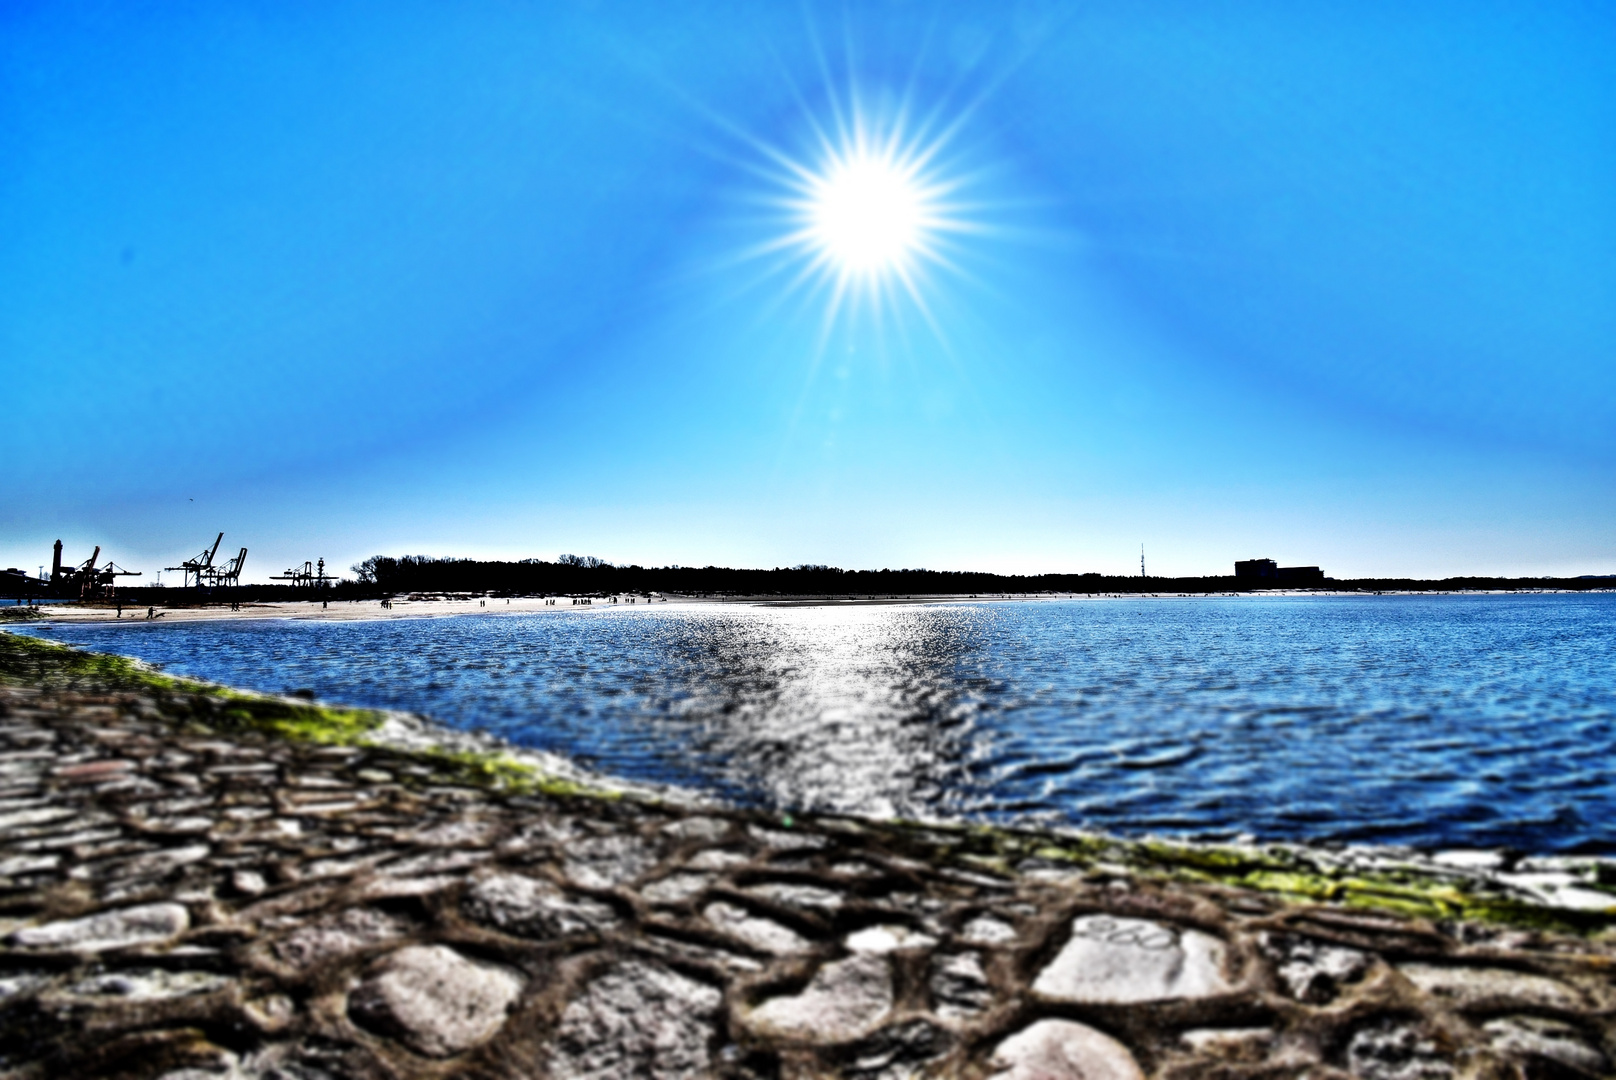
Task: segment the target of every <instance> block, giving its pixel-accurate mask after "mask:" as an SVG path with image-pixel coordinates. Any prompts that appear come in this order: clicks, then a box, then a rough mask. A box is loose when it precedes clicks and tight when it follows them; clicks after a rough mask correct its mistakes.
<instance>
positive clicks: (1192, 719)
mask: <svg viewBox="0 0 1616 1080" xmlns="http://www.w3.org/2000/svg"><path fill="white" fill-rule="evenodd" d="M31 632H34V633H38V634H41V635H43V636H47V637H52V638H56V639H59V640H63V641H68V642H73V643H77V644H81V645H84V646H87V647H90V648H93V649H97V650H103V651H109V652H117V653H123V654H126V655H131V656H137V657H140V658H142V659H144V660H148V661H152V662H155V663H159V664H162V665H163V666H164V667H165V668H167V669H168V670H169V671H172V672H175V673H180V674H186V675H194V676H199V677H202V678H206V679H211V680H215V681H218V682H222V683H228V684H231V685H235V686H242V687H249V688H254V689H259V690H265V691H285V690H289V689H293V688H308V689H311V690H313V691H314V692H315V693H316V694H317V695H318V696H319V697H320V698H322V699H327V700H331V701H337V702H346V703H352V704H361V705H370V706H379V707H386V708H392V709H403V710H408V711H412V712H420V713H424V714H426V715H428V716H430V717H432V718H434V719H436V720H438V721H440V722H442V723H445V724H449V725H453V726H457V727H462V728H476V729H482V730H486V731H488V732H491V733H493V734H496V735H499V736H501V737H503V738H506V739H508V740H511V741H512V742H515V743H519V744H522V745H524V746H527V747H532V748H535V749H541V750H545V751H550V752H553V753H559V754H563V755H566V756H568V757H570V758H572V759H574V760H575V761H577V762H579V763H580V764H583V765H585V766H587V767H590V768H592V769H595V770H598V771H600V772H603V773H606V774H611V775H616V776H620V777H624V778H627V779H631V780H635V781H640V782H651V783H657V784H672V785H679V786H683V787H686V788H692V789H697V790H700V791H702V792H705V793H707V794H709V795H714V796H717V797H719V798H722V799H725V800H728V801H730V802H732V803H736V804H742V805H750V806H768V807H775V808H780V809H795V810H805V809H811V810H821V811H838V812H852V813H858V814H871V815H881V816H889V815H903V816H907V817H915V818H951V819H959V818H968V819H978V820H993V821H1001V822H1012V821H1014V822H1039V823H1046V824H1049V823H1054V824H1063V825H1071V826H1077V827H1083V828H1093V829H1100V830H1105V831H1109V832H1113V833H1118V834H1124V835H1139V834H1144V833H1155V834H1169V835H1181V836H1187V837H1195V838H1203V839H1220V838H1230V837H1234V836H1240V835H1249V836H1254V837H1257V838H1259V839H1264V840H1298V841H1311V842H1331V841H1339V842H1349V843H1364V842H1377V843H1400V844H1409V845H1415V846H1423V847H1433V848H1454V847H1512V848H1516V849H1520V850H1524V851H1529V852H1550V851H1561V852H1572V851H1575V852H1584V853H1605V854H1609V853H1613V852H1616V776H1613V771H1612V763H1613V760H1616V758H1613V751H1616V659H1613V658H1616V595H1598V594H1583V595H1552V594H1518V595H1486V596H1466V595H1439V596H1340V597H1330V596H1317V597H1315V596H1275V597H1251V596H1242V597H1191V598H1182V599H1174V598H1144V599H1079V600H1070V601H1028V602H987V601H979V602H944V603H928V604H871V605H831V606H823V605H821V606H793V605H749V604H666V605H663V604H657V605H651V606H643V605H635V606H627V605H623V606H619V607H611V606H603V605H600V604H597V605H596V606H594V607H592V608H588V609H582V608H581V609H577V610H569V609H566V608H563V609H560V610H557V611H547V612H543V613H538V614H526V615H498V614H495V615H490V616H481V615H468V616H461V617H446V618H430V619H428V618H413V619H412V618H405V619H393V620H387V621H349V622H337V621H331V622H316V621H295V620H286V619H265V620H261V621H258V620H254V621H217V622H188V623H187V622H175V623H172V624H165V623H163V622H160V621H159V622H155V623H148V622H144V621H130V622H125V623H122V624H116V623H113V624H77V625H73V624H59V625H47V626H35V627H33V628H31Z"/></svg>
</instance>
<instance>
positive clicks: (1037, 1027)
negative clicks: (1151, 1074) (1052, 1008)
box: [990, 1020, 1145, 1080]
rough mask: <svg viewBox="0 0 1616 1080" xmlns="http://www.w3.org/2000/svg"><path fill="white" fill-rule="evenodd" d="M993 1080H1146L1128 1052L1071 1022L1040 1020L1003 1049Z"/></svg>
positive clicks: (998, 1052) (996, 1052) (993, 1061)
mask: <svg viewBox="0 0 1616 1080" xmlns="http://www.w3.org/2000/svg"><path fill="white" fill-rule="evenodd" d="M990 1064H991V1065H992V1067H993V1070H994V1071H993V1073H992V1074H991V1075H992V1076H993V1080H1145V1074H1144V1073H1143V1072H1142V1071H1140V1069H1139V1063H1138V1062H1137V1061H1135V1060H1134V1057H1133V1055H1132V1054H1130V1053H1129V1052H1128V1048H1127V1047H1126V1046H1123V1045H1122V1044H1121V1043H1119V1042H1117V1040H1115V1039H1113V1038H1111V1036H1109V1035H1106V1034H1104V1033H1103V1032H1100V1031H1096V1030H1095V1029H1094V1028H1091V1027H1088V1026H1086V1025H1084V1024H1079V1023H1076V1022H1074V1021H1071V1020H1040V1021H1038V1022H1037V1023H1035V1024H1032V1025H1030V1026H1028V1027H1026V1028H1024V1029H1022V1030H1021V1031H1018V1032H1017V1033H1016V1034H1014V1035H1012V1036H1010V1037H1009V1038H1008V1039H1006V1040H1004V1042H1002V1043H1000V1044H999V1046H998V1048H997V1049H995V1050H994V1051H993V1057H992V1058H991V1059H990Z"/></svg>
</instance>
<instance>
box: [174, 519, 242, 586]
mask: <svg viewBox="0 0 1616 1080" xmlns="http://www.w3.org/2000/svg"><path fill="white" fill-rule="evenodd" d="M223 542H224V533H220V534H219V535H218V537H217V538H216V539H215V540H214V541H213V546H212V547H211V548H203V549H202V553H201V554H200V555H197V556H195V557H193V558H190V559H186V560H184V561H182V562H181V563H180V564H179V565H178V566H165V567H163V569H164V570H178V571H180V573H181V574H182V575H183V577H182V579H181V580H182V587H184V588H187V589H189V588H197V589H201V588H204V587H206V588H209V589H212V588H216V587H217V586H220V585H225V586H230V585H239V584H241V568H242V567H243V566H245V565H246V563H247V549H246V548H242V549H241V552H240V554H238V555H237V556H236V557H235V558H233V559H226V560H225V561H224V563H223V565H220V564H217V563H215V562H214V561H213V560H214V557H215V556H217V555H218V554H219V545H220V544H221V543H223Z"/></svg>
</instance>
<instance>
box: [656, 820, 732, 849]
mask: <svg viewBox="0 0 1616 1080" xmlns="http://www.w3.org/2000/svg"><path fill="white" fill-rule="evenodd" d="M662 831H663V832H665V833H667V834H668V835H669V836H671V837H673V838H674V839H676V840H700V841H701V842H702V843H704V844H710V843H712V842H713V841H714V840H720V839H722V838H724V837H725V836H727V835H729V822H727V821H725V820H724V819H723V818H710V817H692V818H685V819H684V820H682V821H670V822H669V823H668V824H666V825H664V826H662Z"/></svg>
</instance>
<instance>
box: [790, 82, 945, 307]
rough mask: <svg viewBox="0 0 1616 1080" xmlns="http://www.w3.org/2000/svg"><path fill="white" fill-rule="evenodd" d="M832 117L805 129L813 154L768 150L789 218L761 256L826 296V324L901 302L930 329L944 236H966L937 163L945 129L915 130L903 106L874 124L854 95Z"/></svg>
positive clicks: (922, 126) (926, 127)
mask: <svg viewBox="0 0 1616 1080" xmlns="http://www.w3.org/2000/svg"><path fill="white" fill-rule="evenodd" d="M830 112H831V114H832V118H833V123H832V124H829V125H821V124H818V123H813V124H812V129H813V134H814V136H815V140H814V142H815V144H816V145H815V146H814V152H813V153H811V154H809V155H807V156H806V157H794V156H790V155H787V154H785V153H783V152H779V151H775V150H772V149H770V150H769V151H768V153H769V156H770V158H772V160H773V162H774V164H775V166H776V167H777V168H778V169H779V170H780V171H778V172H776V173H774V175H775V176H776V178H777V181H778V182H780V183H781V184H782V186H783V187H784V188H785V191H784V192H783V193H782V196H781V197H780V198H778V199H777V200H774V202H775V205H777V206H779V207H780V208H781V209H783V210H784V211H785V212H786V220H785V222H784V225H785V228H784V230H783V233H782V234H781V235H779V236H778V238H777V239H776V240H775V241H773V242H771V243H769V244H766V245H764V247H763V248H762V250H761V251H760V252H759V253H760V254H762V253H769V252H773V253H785V254H787V255H789V256H790V259H791V261H793V262H796V264H797V265H798V267H799V268H800V269H799V271H798V274H797V281H798V282H799V284H804V285H810V286H818V288H822V289H824V294H825V295H826V296H827V297H828V300H829V304H828V307H827V309H826V313H825V316H826V321H827V324H829V323H832V322H834V321H835V320H836V319H837V317H838V313H839V312H841V311H842V310H843V309H844V308H846V307H848V306H849V305H852V306H855V307H857V306H865V307H868V308H870V309H872V310H874V311H876V312H880V311H887V312H889V313H894V314H895V313H896V308H897V307H898V306H899V302H900V301H901V300H907V301H908V302H909V303H908V306H910V307H912V308H914V309H917V310H918V311H919V313H920V314H921V315H922V316H924V317H925V318H926V319H927V320H928V321H930V320H931V314H930V311H929V310H928V305H927V303H926V297H925V285H926V282H927V277H928V274H929V273H930V272H931V271H933V270H936V269H938V268H942V267H945V266H950V265H951V263H950V260H949V259H948V253H949V252H948V249H949V238H950V236H951V235H953V234H957V233H960V232H965V231H969V226H968V225H967V223H966V221H965V220H964V215H963V212H962V209H961V207H960V206H959V205H958V203H957V202H955V201H954V200H953V195H954V192H955V190H956V188H957V187H958V185H959V180H958V179H957V178H955V177H951V176H950V170H949V169H948V168H947V167H946V166H945V165H944V164H943V163H942V161H941V160H940V159H941V156H942V152H943V150H944V147H945V146H946V144H947V143H948V141H949V138H950V137H951V135H952V134H953V132H952V129H950V128H941V129H940V128H939V126H938V125H937V124H935V123H926V122H922V123H919V124H913V123H911V122H910V116H909V113H908V111H907V110H906V109H903V108H898V109H896V110H894V112H893V113H892V114H891V115H890V116H884V117H873V116H872V115H871V114H870V113H868V112H867V111H866V110H865V109H863V108H862V107H861V105H860V102H859V96H858V95H857V94H853V95H852V96H851V100H850V101H849V102H847V104H846V106H845V107H841V106H839V105H837V104H833V106H832V108H831V110H830ZM816 291H818V290H817V289H816Z"/></svg>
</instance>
